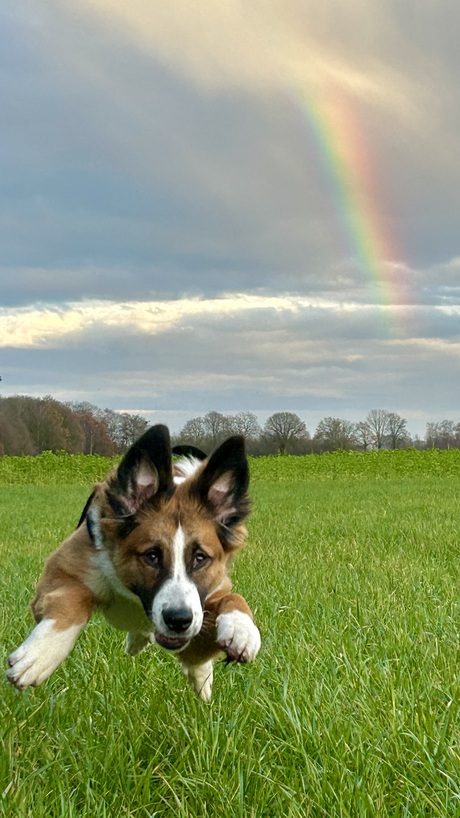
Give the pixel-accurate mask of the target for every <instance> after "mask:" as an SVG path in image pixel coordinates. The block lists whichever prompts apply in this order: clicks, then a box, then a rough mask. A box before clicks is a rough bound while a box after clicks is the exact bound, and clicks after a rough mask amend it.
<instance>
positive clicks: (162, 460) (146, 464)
mask: <svg viewBox="0 0 460 818" xmlns="http://www.w3.org/2000/svg"><path fill="white" fill-rule="evenodd" d="M171 487H172V461H171V442H170V438H169V432H168V429H167V428H166V426H162V425H158V426H152V427H151V428H150V429H148V430H147V431H146V432H145V434H143V435H142V437H140V438H139V440H137V441H136V443H134V444H133V445H132V446H131V448H130V449H129V450H128V451H127V452H126V454H125V456H124V457H123V460H122V461H121V463H120V465H119V466H118V469H117V471H116V474H115V475H114V476H113V477H112V478H111V480H109V486H108V491H107V500H108V501H109V503H110V505H111V506H112V508H113V510H114V511H115V512H116V514H117V515H119V516H126V515H131V514H135V513H136V511H138V509H139V508H140V507H141V506H142V505H143V503H145V502H146V501H147V500H149V499H150V498H151V497H153V496H154V495H155V494H159V493H162V492H166V491H168V490H169V489H170V488H171Z"/></svg>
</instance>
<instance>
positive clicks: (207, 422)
mask: <svg viewBox="0 0 460 818" xmlns="http://www.w3.org/2000/svg"><path fill="white" fill-rule="evenodd" d="M203 424H204V429H205V433H206V437H207V438H209V441H210V444H211V448H214V447H215V446H217V445H218V444H219V443H222V442H223V441H224V440H225V438H226V437H228V436H229V435H230V434H231V433H232V424H231V421H230V419H229V417H228V416H227V415H223V414H221V412H215V411H211V412H208V413H207V415H205V416H204V418H203Z"/></svg>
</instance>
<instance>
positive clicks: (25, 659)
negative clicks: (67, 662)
mask: <svg viewBox="0 0 460 818" xmlns="http://www.w3.org/2000/svg"><path fill="white" fill-rule="evenodd" d="M54 624H55V622H54V619H42V621H41V622H40V623H39V624H38V625H37V627H36V628H34V630H33V631H32V633H31V634H30V636H28V637H27V639H26V640H25V641H24V642H23V643H22V645H20V646H19V647H18V648H17V650H15V651H14V653H12V654H11V656H9V657H8V664H9V666H10V667H9V670H7V672H6V675H7V678H8V680H9V681H10V682H11V684H13V685H14V686H15V687H17V688H18V689H19V690H23V688H25V687H28V686H29V685H32V686H33V687H35V686H36V685H39V684H41V683H42V682H44V681H45V679H47V678H48V676H51V674H52V672H53V671H54V670H56V668H57V666H58V665H60V664H61V662H62V661H63V660H64V659H65V658H66V656H68V654H69V653H70V651H71V650H72V648H73V646H74V644H75V640H76V638H77V636H78V634H79V633H80V631H81V629H82V628H83V625H72V626H71V627H70V628H66V630H62V631H59V630H57V629H56V628H55V627H54Z"/></svg>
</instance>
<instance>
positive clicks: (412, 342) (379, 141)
mask: <svg viewBox="0 0 460 818" xmlns="http://www.w3.org/2000/svg"><path fill="white" fill-rule="evenodd" d="M459 30H460V4H459V3H458V2H457V0H436V2H435V0H426V2H424V3H420V0H347V2H346V3H344V2H343V0H322V2H321V3H318V2H317V0H270V1H269V2H267V0H251V2H250V3H248V2H247V0H196V2H193V3H189V2H184V0H168V2H167V3H165V2H163V0H129V2H128V0H47V2H46V3H36V2H34V1H33V0H30V2H28V1H27V0H3V3H2V5H1V8H0V110H1V112H2V114H1V123H2V124H1V128H0V179H1V182H0V375H1V377H2V381H1V383H0V395H2V396H8V395H14V394H26V395H33V396H39V397H40V396H45V395H53V397H55V398H57V399H58V400H62V401H89V402H91V403H94V404H96V405H97V406H101V407H109V408H111V409H115V410H120V411H129V412H136V413H140V414H143V415H145V417H146V418H147V419H148V420H149V421H152V422H166V423H168V424H169V425H170V427H171V428H172V430H173V431H176V432H177V431H179V429H180V428H181V426H182V425H183V423H184V422H185V421H186V420H187V419H189V418H191V417H196V416H198V415H203V414H205V413H206V412H208V411H209V410H211V409H213V410H217V411H220V412H224V413H236V412H238V411H242V410H246V411H253V412H255V413H256V414H257V415H258V417H259V419H260V420H261V421H264V420H265V419H266V418H267V417H268V416H269V415H270V414H272V413H273V412H277V411H292V412H296V413H297V414H299V415H300V417H301V418H302V419H303V420H304V421H305V422H306V425H307V428H308V430H309V431H310V432H311V433H312V434H313V433H314V430H315V428H316V425H317V423H318V422H319V420H320V419H321V418H323V417H328V416H332V417H340V418H344V419H348V420H353V421H359V420H363V419H364V418H365V416H366V414H367V413H368V412H369V411H370V410H371V409H375V408H378V409H387V410H389V411H392V412H397V413H398V414H400V415H401V416H402V417H404V418H406V419H407V424H408V428H409V431H411V432H412V434H418V435H420V436H421V437H423V436H424V433H425V427H426V423H427V422H435V421H438V420H442V419H444V418H449V419H453V420H456V421H457V422H458V421H460V406H459V396H460V390H459V379H458V368H459V361H460V95H459V93H458V88H459V83H460V50H459V48H458V31H459Z"/></svg>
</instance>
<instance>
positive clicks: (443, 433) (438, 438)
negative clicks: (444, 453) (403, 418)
mask: <svg viewBox="0 0 460 818" xmlns="http://www.w3.org/2000/svg"><path fill="white" fill-rule="evenodd" d="M425 441H426V446H427V448H429V449H452V448H459V447H460V423H455V422H454V421H453V420H441V421H439V422H438V423H427V425H426V435H425Z"/></svg>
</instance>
